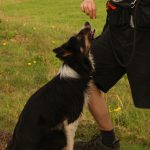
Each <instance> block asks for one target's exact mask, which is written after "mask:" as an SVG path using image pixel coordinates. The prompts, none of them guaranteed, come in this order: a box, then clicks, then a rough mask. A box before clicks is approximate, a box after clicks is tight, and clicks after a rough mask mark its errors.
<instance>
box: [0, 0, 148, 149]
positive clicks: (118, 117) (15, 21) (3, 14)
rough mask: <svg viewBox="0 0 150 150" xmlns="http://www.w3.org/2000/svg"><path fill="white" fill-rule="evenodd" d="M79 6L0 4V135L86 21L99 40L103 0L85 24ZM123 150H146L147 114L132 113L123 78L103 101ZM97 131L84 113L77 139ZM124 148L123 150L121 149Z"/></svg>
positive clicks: (71, 1)
mask: <svg viewBox="0 0 150 150" xmlns="http://www.w3.org/2000/svg"><path fill="white" fill-rule="evenodd" d="M80 2H81V1H80V0H61V1H56V0H43V1H41V0H0V91H1V92H0V130H6V131H12V130H13V128H14V126H15V124H16V121H17V118H18V115H19V113H20V111H21V110H22V108H23V106H24V104H25V103H26V101H27V99H28V98H29V96H30V95H31V94H32V93H33V92H34V91H35V90H37V89H38V88H39V87H40V86H42V85H43V84H45V83H46V82H47V81H48V80H50V79H51V78H52V77H53V76H54V75H55V74H56V73H57V71H58V69H59V67H60V64H61V63H60V62H59V61H58V60H57V59H56V58H55V57H54V54H53V53H52V50H53V48H55V47H57V46H59V45H60V44H62V43H63V42H64V41H65V40H66V39H67V38H68V37H70V36H71V35H72V34H74V33H76V32H77V31H78V30H79V29H80V28H81V27H82V25H83V23H84V22H85V21H90V22H91V23H92V26H93V27H94V28H96V29H97V35H98V34H100V32H101V30H102V27H103V25H104V23H105V16H106V13H105V0H97V4H98V13H97V14H98V16H97V19H96V20H90V19H89V18H88V17H87V16H85V15H84V14H83V13H82V12H81V11H80V8H79V5H80ZM105 97H106V100H107V103H108V106H109V109H110V114H111V116H112V120H113V122H114V126H115V129H116V132H117V134H118V136H119V137H120V139H121V141H122V143H123V145H124V146H123V147H122V149H123V150H126V149H127V150H128V149H131V150H148V149H150V148H144V147H142V145H144V146H150V140H149V139H150V129H149V128H150V111H149V110H142V109H137V108H135V107H134V105H133V102H132V97H131V94H130V88H129V84H128V80H127V77H126V76H124V77H123V79H122V80H120V81H119V83H118V84H117V85H116V86H114V87H113V88H112V89H111V91H110V92H109V93H108V94H107V95H106V96H105ZM97 131H98V128H97V125H96V124H95V122H94V120H93V118H92V116H91V115H90V113H89V112H88V110H87V109H85V113H84V115H83V120H82V121H81V124H80V126H79V129H78V133H77V137H79V138H82V139H85V140H88V139H90V138H91V136H92V135H93V134H94V133H96V132H97ZM126 145H127V146H126Z"/></svg>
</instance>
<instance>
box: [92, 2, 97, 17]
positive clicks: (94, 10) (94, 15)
mask: <svg viewBox="0 0 150 150" xmlns="http://www.w3.org/2000/svg"><path fill="white" fill-rule="evenodd" d="M92 17H93V19H96V6H95V5H94V6H93V10H92Z"/></svg>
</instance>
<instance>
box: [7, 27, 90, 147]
mask: <svg viewBox="0 0 150 150" xmlns="http://www.w3.org/2000/svg"><path fill="white" fill-rule="evenodd" d="M85 34H88V37H89V41H90V40H91V29H90V27H88V28H87V27H85V28H84V29H83V30H81V31H80V32H79V33H78V34H77V35H76V36H73V37H71V38H70V39H69V41H68V42H66V43H65V44H63V45H62V46H61V47H58V48H56V49H55V50H54V52H55V53H56V56H57V57H58V58H59V59H61V60H62V61H63V65H65V64H67V65H69V66H70V67H71V68H73V69H74V70H75V71H76V72H77V73H78V74H79V75H80V78H78V79H75V78H63V77H62V78H61V77H60V74H58V75H57V76H55V77H54V78H53V79H52V80H51V81H50V82H48V83H47V84H46V85H44V86H43V87H42V88H40V89H39V90H38V91H37V92H36V93H35V94H33V95H32V96H31V97H30V99H29V100H28V102H27V104H26V105H25V107H24V109H23V111H22V113H21V115H20V117H19V120H18V123H17V125H16V127H15V130H14V134H13V138H12V140H11V142H10V144H9V145H8V148H7V149H8V150H62V149H63V148H64V147H65V146H66V145H67V139H66V134H65V130H64V125H63V122H64V120H67V121H68V123H72V122H74V121H75V120H76V119H77V118H78V117H79V116H80V114H81V112H82V109H83V105H84V93H85V91H86V89H87V88H88V83H89V81H90V76H91V73H92V70H93V68H92V65H91V62H90V60H89V50H88V49H86V45H85V38H84V36H85ZM81 47H82V48H83V49H84V51H82V52H81V50H80V48H81ZM87 51H88V53H87Z"/></svg>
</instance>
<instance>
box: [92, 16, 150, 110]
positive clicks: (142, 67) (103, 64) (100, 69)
mask: <svg viewBox="0 0 150 150" xmlns="http://www.w3.org/2000/svg"><path fill="white" fill-rule="evenodd" d="M108 15H109V14H108ZM108 17H109V16H108ZM143 37H146V39H145V38H143ZM133 40H134V29H133V28H132V27H131V26H130V24H128V22H127V24H122V25H120V24H119V26H116V25H115V24H113V25H112V24H110V20H108V18H107V23H106V25H105V27H104V30H103V32H102V34H101V35H100V36H98V37H97V38H96V39H95V40H94V41H93V43H92V53H93V56H94V60H95V70H96V71H95V73H94V81H95V84H96V85H97V87H98V88H99V89H100V90H102V91H103V92H105V93H106V92H107V91H108V90H109V89H110V88H111V87H112V86H114V85H115V84H116V83H117V81H118V80H119V79H120V78H121V77H122V76H123V75H124V74H126V73H127V77H128V80H129V83H130V87H131V92H132V97H133V100H134V104H135V106H136V107H140V108H150V31H149V32H143V31H141V32H140V33H139V35H138V38H137V40H136V45H138V46H137V47H136V49H135V52H134V57H133V58H131V57H132V54H133V43H134V42H133ZM148 41H149V42H148ZM130 59H131V61H130ZM129 62H130V63H129ZM128 63H129V64H128Z"/></svg>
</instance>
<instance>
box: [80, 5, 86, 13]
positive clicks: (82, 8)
mask: <svg viewBox="0 0 150 150" xmlns="http://www.w3.org/2000/svg"><path fill="white" fill-rule="evenodd" d="M80 8H81V11H82V12H85V10H84V7H83V3H82V4H81V6H80Z"/></svg>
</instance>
